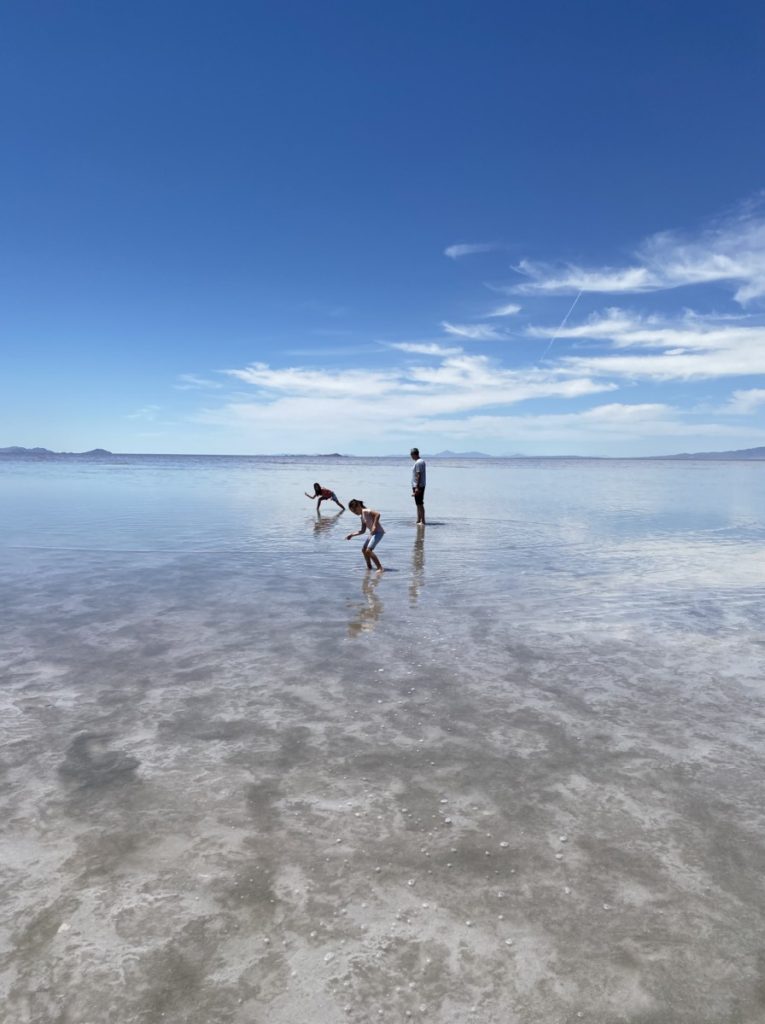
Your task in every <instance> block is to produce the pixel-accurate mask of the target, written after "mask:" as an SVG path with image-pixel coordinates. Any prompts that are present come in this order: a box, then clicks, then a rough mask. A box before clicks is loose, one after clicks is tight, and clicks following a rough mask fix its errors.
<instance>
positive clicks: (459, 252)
mask: <svg viewBox="0 0 765 1024" xmlns="http://www.w3.org/2000/svg"><path fill="white" fill-rule="evenodd" d="M499 248H500V246H499V245H498V244H497V243H496V242H475V243H467V244H461V245H448V246H447V247H446V248H445V249H444V256H448V257H449V259H450V260H458V259H459V258H460V257H461V256H472V255H473V254H474V253H478V252H493V251H494V250H495V249H499Z"/></svg>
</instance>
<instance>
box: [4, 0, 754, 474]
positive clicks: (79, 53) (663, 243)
mask: <svg viewBox="0 0 765 1024" xmlns="http://www.w3.org/2000/svg"><path fill="white" fill-rule="evenodd" d="M764 54H765V8H763V5H762V4H760V3H755V2H751V3H742V2H735V0H734V2H732V3H728V4H725V5H720V4H718V3H714V4H712V3H708V2H705V0H697V2H694V3H690V2H689V3H677V4H666V2H663V3H658V2H654V0H644V2H641V3H618V4H617V3H613V2H603V3H599V2H593V3H582V4H572V3H570V2H555V3H552V2H548V3H544V2H541V3H537V4H536V5H534V6H533V7H532V6H531V5H521V4H512V3H507V2H505V3H492V2H484V3H481V2H472V3H467V2H465V3H453V2H443V0H441V2H438V3H435V2H433V3H416V2H408V3H398V2H389V3H386V4H384V5H383V4H379V3H371V2H369V3H359V2H354V3H351V2H348V3H332V2H329V3H322V4H317V3H315V2H312V3H297V2H284V3H279V4H265V3H237V2H229V3H227V4H224V5H221V4H217V5H213V4H201V3H196V2H194V0H187V2H184V3H182V4H181V3H171V2H161V0H160V2H158V3H157V2H154V3H151V4H149V3H144V2H140V0H139V2H132V3H130V4H126V3H110V4H101V5H96V4H92V3H87V4H86V3H78V2H73V3H69V4H61V3H57V2H56V3H53V2H39V3H35V4H29V3H26V2H25V3H22V2H15V0H10V2H8V3H6V4H4V5H3V7H2V10H0V97H2V98H1V99H0V117H1V118H2V120H1V122H0V128H1V129H2V130H1V131H0V147H1V149H2V153H1V156H2V159H0V346H1V350H2V360H1V362H0V446H2V445H10V444H23V445H29V446H32V445H44V446H47V447H51V448H55V449H66V450H82V449H86V448H91V447H94V446H103V447H107V448H110V449H112V450H115V451H133V452H149V451H164V452H200V453H204V452H210V453H215V452H221V453H223V452H230V453H267V452H317V451H319V452H321V451H341V452H347V453H355V454H367V453H368V454H389V453H393V452H397V451H403V452H406V451H408V449H409V447H410V446H411V445H412V444H419V446H420V448H421V449H422V450H423V451H424V452H434V451H438V450H440V449H443V448H450V449H455V450H468V449H479V450H482V451H486V452H491V453H494V454H505V453H514V452H522V453H527V454H554V453H562V454H568V453H572V454H596V455H621V454H624V455H640V454H653V453H656V454H661V453H669V452H676V451H696V450H715V449H728V448H742V447H750V446H753V445H762V444H765V193H763V189H765V132H763V130H762V111H763V109H765V60H764V59H763V55H764ZM572 307H573V308H572Z"/></svg>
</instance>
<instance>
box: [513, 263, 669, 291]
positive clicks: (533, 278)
mask: <svg viewBox="0 0 765 1024" xmlns="http://www.w3.org/2000/svg"><path fill="white" fill-rule="evenodd" d="M515 269H516V270H517V271H518V272H519V273H520V274H523V275H524V276H526V277H527V278H529V281H527V282H525V283H524V284H519V285H517V286H516V287H515V291H516V292H518V293H519V294H521V295H533V294H539V293H541V294H546V295H570V294H572V293H576V292H645V291H655V290H656V289H657V288H660V287H661V282H660V279H659V278H658V277H656V276H655V275H654V274H653V273H651V272H650V271H649V270H648V269H647V268H646V267H624V268H622V269H618V268H614V267H599V268H597V269H586V268H584V267H577V266H575V265H573V264H567V265H566V266H564V267H562V268H556V267H554V266H552V265H551V264H549V263H535V262H532V261H531V260H521V261H520V263H518V265H517V266H516V267H515Z"/></svg>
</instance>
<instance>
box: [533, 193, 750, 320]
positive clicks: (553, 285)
mask: <svg viewBox="0 0 765 1024" xmlns="http://www.w3.org/2000/svg"><path fill="white" fill-rule="evenodd" d="M634 256H635V260H634V262H633V263H631V264H630V265H628V266H625V267H609V266H602V267H582V266H579V265H577V264H571V263H569V264H565V265H563V266H562V267H556V266H554V265H551V264H549V263H539V262H534V261H531V260H522V261H521V262H520V263H519V264H518V265H517V267H516V268H515V269H516V270H517V271H518V272H519V273H521V274H523V275H524V277H525V278H526V281H524V282H522V283H520V284H518V285H516V286H515V287H514V290H515V291H516V292H517V293H518V294H546V295H554V294H566V293H576V292H579V291H583V292H600V293H609V292H611V293H629V292H633V293H639V292H650V291H658V290H664V289H669V288H679V287H682V286H686V285H699V284H713V283H727V284H729V285H731V286H732V287H733V288H734V298H735V299H736V301H737V302H739V303H741V304H745V303H747V302H751V301H752V300H754V299H758V298H762V297H763V296H765V215H763V210H762V203H758V204H750V205H749V206H747V207H746V208H744V209H742V210H741V212H739V213H738V214H736V215H734V216H730V217H727V218H724V219H721V220H719V221H717V222H716V223H714V224H712V225H711V226H709V227H707V228H705V229H704V230H702V231H700V232H698V233H697V234H695V235H694V234H684V233H681V232H678V231H662V232H658V233H657V234H654V235H651V236H650V237H649V238H647V239H646V240H645V241H644V242H642V244H640V245H639V246H638V247H637V249H636V250H635V253H634Z"/></svg>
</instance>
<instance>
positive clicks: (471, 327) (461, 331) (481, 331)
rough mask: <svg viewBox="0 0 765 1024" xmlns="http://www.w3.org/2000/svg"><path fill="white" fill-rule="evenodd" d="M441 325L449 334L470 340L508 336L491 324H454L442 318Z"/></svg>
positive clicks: (487, 339)
mask: <svg viewBox="0 0 765 1024" xmlns="http://www.w3.org/2000/svg"><path fill="white" fill-rule="evenodd" d="M441 326H442V327H443V329H444V331H445V332H446V333H447V334H451V335H452V336H453V337H455V338H465V339H466V340H468V341H502V340H504V339H505V338H506V337H507V335H505V334H503V333H502V331H498V330H497V328H496V327H492V326H491V325H490V324H452V323H450V322H449V321H448V320H442V321H441Z"/></svg>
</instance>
